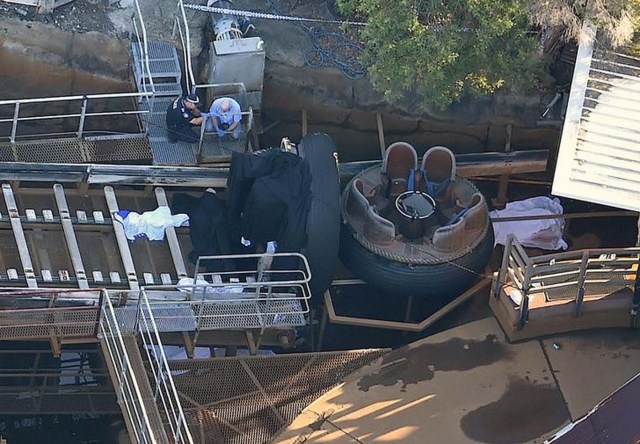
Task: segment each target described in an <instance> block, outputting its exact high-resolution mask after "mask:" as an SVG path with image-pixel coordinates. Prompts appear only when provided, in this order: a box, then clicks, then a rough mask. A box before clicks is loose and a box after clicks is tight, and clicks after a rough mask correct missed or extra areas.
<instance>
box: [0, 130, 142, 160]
mask: <svg viewBox="0 0 640 444" xmlns="http://www.w3.org/2000/svg"><path fill="white" fill-rule="evenodd" d="M132 160H135V161H141V160H142V161H150V160H151V150H150V148H149V142H148V141H147V140H146V138H144V137H140V136H139V135H136V137H127V138H117V139H100V140H90V139H87V140H81V139H77V138H71V139H49V140H30V141H21V142H16V143H15V144H13V145H12V144H10V143H1V144H0V161H2V162H30V163H86V162H118V161H132Z"/></svg>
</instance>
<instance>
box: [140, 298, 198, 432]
mask: <svg viewBox="0 0 640 444" xmlns="http://www.w3.org/2000/svg"><path fill="white" fill-rule="evenodd" d="M138 319H139V323H138V332H139V333H140V337H141V338H142V343H143V345H144V350H145V352H146V354H147V359H148V362H149V363H150V368H151V371H152V373H153V377H154V384H155V389H154V399H155V400H156V403H157V404H159V405H161V406H162V409H163V410H164V415H163V416H164V417H165V418H166V419H167V420H168V426H169V428H170V429H171V433H172V436H170V437H169V438H170V440H171V442H173V443H176V444H183V443H186V444H193V442H194V441H193V437H192V436H191V431H190V430H189V426H188V424H187V420H186V417H185V415H184V411H183V410H182V404H181V403H180V398H179V396H178V391H177V390H176V386H175V384H174V382H173V378H172V376H171V368H170V367H169V364H168V362H167V356H166V355H165V353H164V348H163V347H162V341H161V340H160V334H159V333H158V326H157V324H156V321H155V319H154V316H153V311H152V309H151V305H150V304H149V299H148V297H147V294H146V291H145V289H144V288H143V289H142V290H141V291H140V301H139V304H138ZM154 364H155V365H154ZM158 397H160V401H161V402H160V403H158Z"/></svg>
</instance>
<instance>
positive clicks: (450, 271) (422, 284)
mask: <svg viewBox="0 0 640 444" xmlns="http://www.w3.org/2000/svg"><path fill="white" fill-rule="evenodd" d="M493 239H494V235H493V227H492V226H491V224H490V223H489V229H488V230H487V234H486V236H485V237H484V239H482V241H480V243H479V244H478V245H477V246H476V247H475V248H474V249H473V250H471V251H470V252H469V253H467V254H466V255H464V256H462V257H460V258H458V259H455V260H452V261H450V262H443V263H439V264H430V265H410V264H407V263H402V262H396V261H392V260H390V259H387V258H384V257H382V256H378V255H376V254H374V253H372V252H371V251H369V250H367V249H366V248H365V247H363V246H362V245H361V244H360V243H359V242H358V241H357V240H356V239H355V238H354V237H353V236H352V234H351V229H350V228H349V227H348V226H346V225H343V226H342V235H341V249H340V255H341V258H342V261H343V262H344V264H345V265H346V266H347V267H348V268H349V269H350V270H351V271H352V272H353V273H354V274H355V275H356V276H358V277H360V278H361V279H363V280H365V281H367V282H368V283H369V284H371V285H373V286H374V287H378V288H380V289H381V290H382V291H384V292H386V293H389V294H390V295H398V296H405V295H412V296H414V297H420V298H421V297H424V298H429V299H433V300H434V301H444V300H448V299H451V298H453V297H455V296H458V295H459V294H460V293H462V292H463V291H465V290H467V289H468V288H469V287H471V285H473V282H474V281H476V280H477V279H478V275H484V273H485V267H486V266H487V263H488V262H489V259H491V254H492V253H493Z"/></svg>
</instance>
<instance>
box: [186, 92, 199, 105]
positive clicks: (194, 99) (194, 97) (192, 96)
mask: <svg viewBox="0 0 640 444" xmlns="http://www.w3.org/2000/svg"><path fill="white" fill-rule="evenodd" d="M185 100H186V101H187V102H191V103H195V104H198V103H200V97H198V96H197V95H195V94H189V95H188V96H187V97H186V98H185Z"/></svg>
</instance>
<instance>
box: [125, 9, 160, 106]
mask: <svg viewBox="0 0 640 444" xmlns="http://www.w3.org/2000/svg"><path fill="white" fill-rule="evenodd" d="M134 4H135V11H134V13H133V15H132V16H131V22H132V25H133V30H134V31H135V33H136V37H137V41H136V44H137V45H138V51H139V52H140V55H141V57H140V61H141V63H142V64H143V65H144V66H143V69H144V70H145V71H146V73H147V76H148V77H149V81H148V83H149V87H150V89H151V92H152V93H153V94H154V95H155V92H156V88H155V85H154V84H153V78H152V76H151V66H150V65H149V43H148V38H147V28H146V26H145V25H144V19H143V18H142V11H141V10H140V3H139V2H138V0H134ZM136 18H137V20H138V21H139V22H140V24H139V27H140V29H138V23H137V22H136ZM140 31H142V39H141V38H140ZM129 40H131V33H129ZM141 80H142V83H143V85H144V84H145V78H144V76H142V79H141ZM145 91H147V89H146V88H145ZM146 99H147V103H148V104H149V105H150V103H149V102H150V101H151V100H153V96H151V98H149V97H147V98H146Z"/></svg>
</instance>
